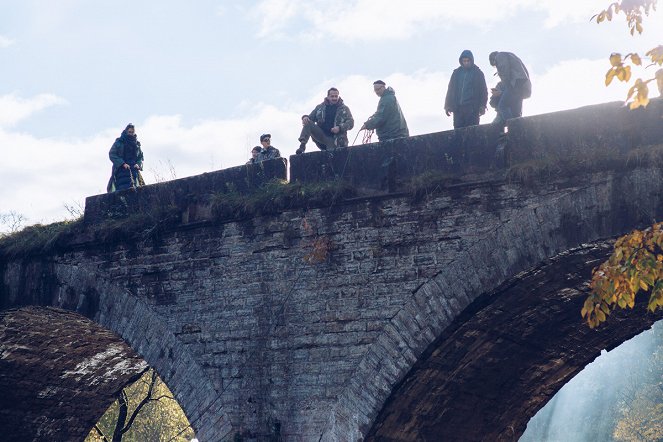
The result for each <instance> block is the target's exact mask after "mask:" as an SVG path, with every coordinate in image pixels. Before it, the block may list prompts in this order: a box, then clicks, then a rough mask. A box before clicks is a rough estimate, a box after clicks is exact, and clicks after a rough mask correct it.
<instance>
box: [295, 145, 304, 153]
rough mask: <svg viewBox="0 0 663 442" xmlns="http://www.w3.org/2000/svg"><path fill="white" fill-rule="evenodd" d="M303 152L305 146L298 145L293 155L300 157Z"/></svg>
mask: <svg viewBox="0 0 663 442" xmlns="http://www.w3.org/2000/svg"><path fill="white" fill-rule="evenodd" d="M305 150H306V144H305V143H301V144H300V145H299V149H297V150H296V151H295V153H296V154H297V155H301V154H303V153H304V151H305Z"/></svg>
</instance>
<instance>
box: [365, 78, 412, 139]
mask: <svg viewBox="0 0 663 442" xmlns="http://www.w3.org/2000/svg"><path fill="white" fill-rule="evenodd" d="M373 91H374V92H375V94H376V95H377V96H378V97H380V101H379V102H378V109H377V111H375V113H374V114H373V115H372V116H371V117H370V118H369V119H368V120H367V121H366V122H365V123H364V124H363V125H362V126H361V129H359V130H360V131H361V130H364V129H366V130H373V129H375V131H376V132H377V134H378V140H380V141H387V140H393V139H394V138H401V137H409V136H410V131H409V130H408V128H407V122H406V121H405V117H404V116H403V111H401V107H400V106H399V105H398V100H396V92H395V91H394V89H393V88H392V87H391V86H389V87H387V86H386V84H385V82H384V81H382V80H377V81H376V82H374V83H373Z"/></svg>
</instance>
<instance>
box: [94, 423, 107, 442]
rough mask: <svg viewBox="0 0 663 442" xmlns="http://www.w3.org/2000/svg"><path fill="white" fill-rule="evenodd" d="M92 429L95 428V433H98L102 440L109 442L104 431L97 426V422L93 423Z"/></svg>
mask: <svg viewBox="0 0 663 442" xmlns="http://www.w3.org/2000/svg"><path fill="white" fill-rule="evenodd" d="M94 429H95V430H97V433H98V434H99V436H101V438H102V439H103V440H104V442H110V441H109V440H108V438H107V437H106V435H105V434H104V432H103V431H101V428H99V424H94Z"/></svg>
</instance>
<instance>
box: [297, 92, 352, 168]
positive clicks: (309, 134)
mask: <svg viewBox="0 0 663 442" xmlns="http://www.w3.org/2000/svg"><path fill="white" fill-rule="evenodd" d="M354 125H355V120H354V119H353V118H352V113H351V112H350V108H349V107H347V106H346V105H345V104H344V103H343V99H342V98H341V97H340V96H339V92H338V89H336V88H335V87H333V88H330V89H329V90H328V91H327V97H325V99H324V101H323V102H322V103H320V104H318V105H317V106H316V107H315V109H313V111H312V112H311V113H310V114H308V115H304V116H302V126H303V127H302V133H301V134H300V135H299V143H300V144H299V149H297V152H296V153H297V154H298V155H299V154H301V153H304V151H305V150H306V143H307V142H308V140H309V138H313V142H314V143H315V144H316V145H317V146H318V148H319V149H320V150H327V149H335V148H337V147H347V146H348V131H349V130H350V129H352V128H353V127H354Z"/></svg>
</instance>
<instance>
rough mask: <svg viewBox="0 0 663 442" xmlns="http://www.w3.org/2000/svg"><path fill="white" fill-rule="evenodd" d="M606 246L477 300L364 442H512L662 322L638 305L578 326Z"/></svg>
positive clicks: (559, 260) (564, 258)
mask: <svg viewBox="0 0 663 442" xmlns="http://www.w3.org/2000/svg"><path fill="white" fill-rule="evenodd" d="M611 244H612V241H603V242H598V243H595V244H592V245H586V246H583V247H581V248H578V249H576V250H572V251H570V252H565V253H562V254H561V255H558V256H557V257H555V258H553V259H551V260H548V261H547V262H546V263H544V264H543V265H542V266H540V267H537V268H535V269H533V270H531V271H529V272H526V273H523V274H520V275H518V276H517V277H515V278H513V279H511V280H509V281H508V282H506V283H505V284H503V285H502V286H501V287H500V288H499V289H498V290H496V291H495V292H493V293H491V294H487V295H485V296H481V297H479V298H478V299H477V300H476V301H475V302H474V303H472V304H471V305H470V306H469V307H468V308H467V309H466V310H465V312H464V313H463V314H461V315H460V316H459V318H458V319H457V320H456V321H454V323H453V324H452V325H451V326H450V327H449V328H448V329H447V330H445V331H444V333H443V334H442V335H441V336H440V337H438V339H436V340H435V342H434V343H433V344H431V346H430V347H429V348H428V349H427V350H426V351H425V352H424V353H423V354H422V356H421V357H420V358H419V361H418V362H417V363H416V364H415V365H414V367H413V368H412V369H411V370H410V372H409V373H408V374H407V376H406V377H405V378H404V379H403V380H402V381H401V382H400V383H399V385H398V386H396V388H394V390H393V392H392V394H391V396H390V397H389V399H388V400H387V402H386V404H385V406H384V407H383V409H382V411H381V412H380V413H379V415H378V417H377V418H376V419H375V422H374V425H373V427H372V428H371V430H370V432H369V433H368V435H367V438H366V440H367V441H378V440H379V441H406V440H407V441H412V440H430V441H433V440H445V441H454V440H463V441H470V440H477V441H480V440H482V441H496V440H517V439H518V437H520V435H521V434H522V433H523V432H524V430H525V428H526V426H527V422H528V421H529V419H530V418H531V417H532V416H533V415H534V414H536V412H537V411H538V410H539V409H540V408H541V407H543V406H544V405H545V403H546V402H547V401H548V400H549V399H551V398H552V397H553V396H554V394H555V393H556V392H557V391H558V390H559V389H560V388H561V387H562V386H563V385H564V384H565V383H566V382H568V381H569V380H570V379H571V378H572V377H573V376H575V375H576V374H577V373H578V372H579V371H581V370H582V369H583V368H584V367H585V366H586V365H587V364H588V363H590V362H591V361H593V360H594V359H595V358H596V357H598V356H599V354H600V352H601V350H602V349H612V348H615V347H616V346H618V345H620V344H621V343H623V342H624V341H626V340H628V339H630V338H631V337H633V336H635V335H636V334H638V333H640V332H642V331H643V330H646V329H647V328H649V327H651V325H652V324H653V323H654V322H655V321H656V319H660V318H661V317H663V313H662V312H658V313H657V314H656V315H654V314H648V313H646V312H645V305H646V304H645V303H642V302H641V303H640V304H636V308H635V311H629V312H624V311H621V312H616V313H614V314H613V315H612V316H611V317H610V319H609V321H608V322H607V323H606V324H604V325H603V326H601V327H599V329H598V330H591V329H589V327H588V326H587V325H586V324H585V323H584V322H583V321H582V319H581V317H580V309H581V308H582V304H583V302H584V300H585V297H586V295H587V289H588V288H587V284H588V282H589V279H590V277H591V271H592V269H593V268H594V267H596V266H597V265H598V264H599V263H600V262H602V261H603V260H605V259H607V257H608V256H609V254H610V252H611V251H612V247H611ZM641 298H642V299H641V301H642V300H644V298H645V296H641Z"/></svg>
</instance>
